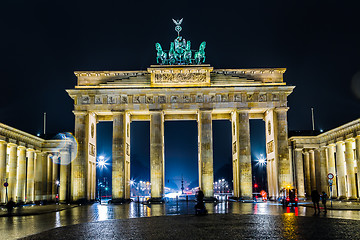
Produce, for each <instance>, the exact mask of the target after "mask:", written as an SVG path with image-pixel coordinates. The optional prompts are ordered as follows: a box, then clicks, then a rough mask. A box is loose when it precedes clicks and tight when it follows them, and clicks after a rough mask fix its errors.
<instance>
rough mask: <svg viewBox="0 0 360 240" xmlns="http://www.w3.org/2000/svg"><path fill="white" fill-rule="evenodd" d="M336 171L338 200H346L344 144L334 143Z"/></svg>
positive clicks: (341, 142)
mask: <svg viewBox="0 0 360 240" xmlns="http://www.w3.org/2000/svg"><path fill="white" fill-rule="evenodd" d="M336 169H337V183H338V185H337V187H338V198H340V199H343V198H346V186H345V154H344V142H343V141H339V142H336Z"/></svg>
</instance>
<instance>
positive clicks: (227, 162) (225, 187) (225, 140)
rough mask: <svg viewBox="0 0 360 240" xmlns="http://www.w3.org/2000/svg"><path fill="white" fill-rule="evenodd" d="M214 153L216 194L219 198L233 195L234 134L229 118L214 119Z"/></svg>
mask: <svg viewBox="0 0 360 240" xmlns="http://www.w3.org/2000/svg"><path fill="white" fill-rule="evenodd" d="M212 124H213V155H214V195H215V197H217V198H220V196H225V195H229V196H230V195H232V191H233V170H232V145H231V141H232V136H231V122H230V121H229V120H216V121H212Z"/></svg>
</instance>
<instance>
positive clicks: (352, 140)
mask: <svg viewBox="0 0 360 240" xmlns="http://www.w3.org/2000/svg"><path fill="white" fill-rule="evenodd" d="M345 142H355V138H347V139H345Z"/></svg>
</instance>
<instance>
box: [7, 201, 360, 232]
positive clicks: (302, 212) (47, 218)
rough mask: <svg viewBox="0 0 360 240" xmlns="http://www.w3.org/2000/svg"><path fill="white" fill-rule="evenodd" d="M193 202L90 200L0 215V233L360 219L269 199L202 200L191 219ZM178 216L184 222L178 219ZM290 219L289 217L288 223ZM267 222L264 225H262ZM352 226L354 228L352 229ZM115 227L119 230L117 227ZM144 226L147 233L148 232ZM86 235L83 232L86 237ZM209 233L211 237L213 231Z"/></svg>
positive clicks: (338, 225)
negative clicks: (203, 211)
mask: <svg viewBox="0 0 360 240" xmlns="http://www.w3.org/2000/svg"><path fill="white" fill-rule="evenodd" d="M194 205H195V203H194V202H188V203H187V202H169V203H166V204H153V205H143V204H138V203H130V204H124V205H107V204H93V205H86V206H79V207H75V208H71V209H67V210H63V211H60V212H53V213H46V214H42V215H34V216H22V217H19V216H14V217H2V218H0V233H1V237H0V239H16V238H21V237H26V236H29V235H33V234H37V233H40V236H37V237H38V238H41V236H49V235H46V234H48V233H47V232H45V231H48V230H50V232H52V231H55V232H53V233H51V234H52V239H62V234H60V232H64V236H67V237H66V238H69V239H74V238H75V237H76V239H84V238H81V237H80V235H78V233H77V232H82V231H84V233H86V234H87V235H84V236H87V237H89V238H93V237H95V238H100V237H105V238H107V237H108V236H107V235H106V234H108V233H107V230H106V229H110V230H111V228H112V229H113V230H111V231H112V234H113V236H114V237H115V236H116V238H120V239H121V238H122V236H123V233H122V231H125V232H126V231H130V232H134V233H133V234H135V235H134V236H133V239H139V238H140V239H141V238H142V237H141V236H142V235H141V234H146V236H152V235H151V234H157V233H156V232H155V228H161V227H162V226H161V224H164V226H163V227H162V228H165V229H172V228H173V224H174V226H175V227H176V226H178V227H179V228H184V229H186V226H187V225H186V224H187V222H188V221H192V223H193V225H194V226H192V227H190V228H191V229H192V230H191V231H193V234H195V233H196V231H197V230H196V229H197V227H196V226H198V225H197V224H200V225H201V226H203V225H208V224H209V227H212V228H214V229H215V228H216V226H217V225H216V222H219V221H225V222H224V223H221V224H220V225H219V229H218V231H216V230H214V231H215V232H220V231H226V229H225V228H227V227H229V228H231V229H229V231H230V230H231V231H232V229H233V228H234V229H239V227H240V226H237V225H239V224H240V225H244V226H247V227H246V228H249V229H253V227H256V228H259V229H262V231H265V232H266V231H272V232H275V233H277V234H278V235H276V236H280V235H279V234H280V233H281V234H283V231H287V230H288V229H290V228H295V229H300V230H301V231H300V230H299V231H300V232H299V234H300V233H301V234H300V235H302V234H305V235H304V236H307V235H306V234H307V232H303V230H302V229H306V228H307V226H308V227H309V229H310V230H311V228H313V230H311V231H314V232H317V230H316V229H317V226H320V228H321V227H322V226H325V227H327V228H329V229H330V228H331V229H335V230H336V229H338V230H339V232H337V233H336V234H342V235H343V236H345V237H346V236H348V235H349V236H353V237H355V238H356V237H358V236H357V235H356V234H357V231H358V229H359V224H360V221H352V220H360V211H339V210H337V211H335V210H333V211H328V213H327V214H326V215H325V214H324V213H321V214H320V215H316V216H314V215H313V213H314V209H312V208H309V207H304V206H305V205H300V206H299V207H288V208H283V207H282V206H281V205H279V204H275V203H273V202H269V203H238V202H220V203H218V204H206V206H207V209H208V211H209V215H208V216H205V217H203V218H201V217H200V218H194V219H193V216H194ZM174 215H182V216H174ZM156 216H167V217H165V218H164V219H165V220H161V219H163V217H160V218H154V217H156ZM148 217H151V218H148ZM133 218H135V219H133ZM213 218H218V220H215V219H213ZM116 219H122V220H124V221H119V223H117V221H116ZM127 219H128V220H127ZM166 219H168V220H166ZM169 219H170V220H169ZM173 219H180V220H173ZM187 219H189V220H187ZM207 219H209V220H207ZM105 220H109V221H105ZM113 220H115V221H113ZM173 221H174V222H173ZM182 221H185V222H184V223H182ZM197 221H200V222H197ZM203 221H205V222H203ZM211 221H215V222H214V223H211ZM274 221H275V222H278V221H280V222H281V223H278V224H277V225H274V224H273V223H272V222H274ZM152 222H154V223H152ZM227 222H228V223H229V225H227V224H226V223H227ZM290 222H292V223H291V224H290ZM358 223H359V224H358ZM78 224H85V225H78ZM107 224H109V225H107ZM118 224H120V225H121V226H122V227H119V226H118ZM143 224H145V225H146V226H148V229H147V228H145V227H144V226H142V225H143ZM72 225H73V226H72ZM232 225H234V226H232ZM343 225H346V226H343ZM66 226H68V227H66ZM91 226H92V227H91ZM107 226H109V227H107ZM110 226H112V227H110ZM126 226H127V227H126ZM265 226H267V227H266V228H265ZM59 227H64V228H59ZM273 227H274V229H273ZM353 227H355V228H354V229H352V228H353ZM54 228H55V229H54ZM52 229H53V230H52ZM99 229H100V230H99ZM115 229H116V230H118V231H115ZM324 229H325V228H324ZM105 230H106V231H105ZM110 230H109V231H110ZM310 230H309V231H310ZM335 230H334V231H335ZM345 230H346V231H349V232H343V233H342V231H345ZM59 231H60V232H59ZM73 231H75V232H73ZM92 231H94V233H92ZM111 231H110V232H111ZM142 231H145V232H142ZM146 231H147V232H148V233H146ZM166 231H167V230H164V232H166ZM174 231H175V232H176V231H180V229H178V230H175V228H174ZM239 231H240V230H239ZM241 231H242V232H247V231H248V230H244V229H243V230H241ZM259 231H260V230H259ZM324 231H325V230H324ZM329 231H330V230H329ZM329 231H328V232H329ZM336 231H337V230H336ZM68 232H69V234H70V233H73V234H75V235H74V238H73V237H71V235H67V233H68ZM43 234H44V235H43ZM54 234H56V235H54ZM59 234H60V235H59ZM92 234H95V235H92ZM104 234H105V235H104ZM136 234H138V235H136ZM139 234H140V235H139ZM148 234H149V235H148ZM233 234H238V233H237V232H234V233H233ZM249 234H250V233H249ZM254 234H255V233H254ZM259 234H260V233H259ZM124 236H127V237H130V238H131V236H130V235H126V234H125V235H124ZM161 236H162V237H163V238H167V237H166V236H165V235H161ZM191 236H195V235H191ZM231 236H236V235H231ZM239 236H240V235H239ZM244 236H248V235H246V234H245V235H244ZM249 236H250V235H249ZM251 236H252V235H251ZM254 236H255V235H254ZM274 236H275V235H274ZM281 236H282V235H281ZM87 237H85V239H86V238H87ZM209 237H210V239H211V236H209ZM276 238H277V237H276ZM355 238H353V239H355ZM33 239H35V238H33ZM43 239H46V238H43ZM149 239H151V238H149ZM190 239H192V238H190ZM195 239H196V238H195ZM358 239H360V238H358Z"/></svg>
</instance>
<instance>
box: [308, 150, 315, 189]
mask: <svg viewBox="0 0 360 240" xmlns="http://www.w3.org/2000/svg"><path fill="white" fill-rule="evenodd" d="M309 158H310V183H311V191H312V190H314V189H316V175H315V152H314V150H310V151H309Z"/></svg>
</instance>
